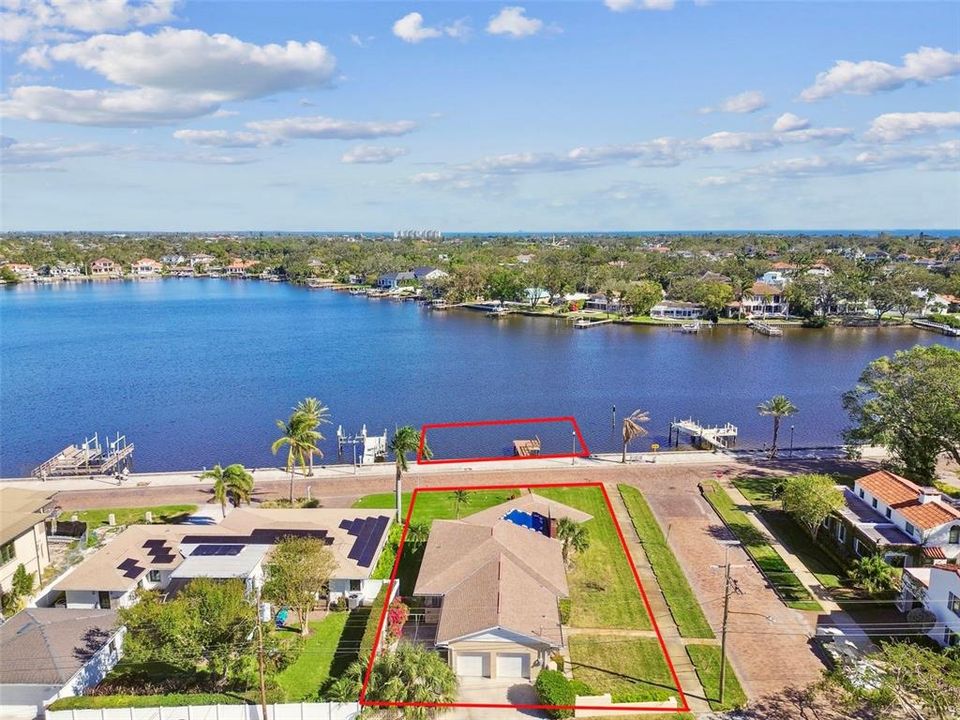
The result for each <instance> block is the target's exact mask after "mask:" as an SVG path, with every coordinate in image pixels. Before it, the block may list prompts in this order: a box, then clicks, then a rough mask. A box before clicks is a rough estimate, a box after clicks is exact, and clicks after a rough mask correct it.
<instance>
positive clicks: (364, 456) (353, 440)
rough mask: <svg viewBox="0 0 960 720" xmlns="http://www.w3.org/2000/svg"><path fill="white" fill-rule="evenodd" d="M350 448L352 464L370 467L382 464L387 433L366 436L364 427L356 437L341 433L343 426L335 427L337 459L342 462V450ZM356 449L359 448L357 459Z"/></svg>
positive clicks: (385, 455) (385, 449) (385, 456)
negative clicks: (377, 463) (378, 463)
mask: <svg viewBox="0 0 960 720" xmlns="http://www.w3.org/2000/svg"><path fill="white" fill-rule="evenodd" d="M346 447H350V448H352V450H353V464H354V466H356V465H358V464H359V465H372V464H373V463H376V462H383V461H384V460H386V458H387V431H386V430H384V431H383V434H382V435H368V434H367V426H366V425H364V426H363V427H362V428H361V430H360V432H359V433H358V434H356V435H347V434H346V433H345V432H344V431H343V426H342V425H338V426H337V458H338V459H339V460H340V461H341V462H342V461H343V450H344V448H346ZM357 448H360V454H359V457H358V456H357Z"/></svg>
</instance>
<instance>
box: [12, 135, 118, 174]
mask: <svg viewBox="0 0 960 720" xmlns="http://www.w3.org/2000/svg"><path fill="white" fill-rule="evenodd" d="M116 151H117V149H116V148H115V147H113V146H110V145H104V144H102V143H72V144H63V143H60V142H18V141H17V140H15V139H13V138H10V137H0V164H3V165H4V166H7V165H17V166H20V168H19V169H21V170H25V169H31V170H49V169H52V167H53V166H56V165H58V164H59V163H60V161H61V160H65V159H69V158H77V157H103V156H105V155H112V154H114V153H115V152H116Z"/></svg>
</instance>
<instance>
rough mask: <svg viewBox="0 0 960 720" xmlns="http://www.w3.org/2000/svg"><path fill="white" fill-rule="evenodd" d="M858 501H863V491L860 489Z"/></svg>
mask: <svg viewBox="0 0 960 720" xmlns="http://www.w3.org/2000/svg"><path fill="white" fill-rule="evenodd" d="M860 499H861V500H863V489H862V488H861V489H860Z"/></svg>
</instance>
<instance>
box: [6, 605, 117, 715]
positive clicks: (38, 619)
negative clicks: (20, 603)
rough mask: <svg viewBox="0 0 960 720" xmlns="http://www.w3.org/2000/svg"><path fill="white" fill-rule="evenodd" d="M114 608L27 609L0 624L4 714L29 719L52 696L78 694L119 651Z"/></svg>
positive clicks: (109, 665)
mask: <svg viewBox="0 0 960 720" xmlns="http://www.w3.org/2000/svg"><path fill="white" fill-rule="evenodd" d="M116 616H117V613H116V611H114V610H64V609H62V608H27V609H26V610H23V611H21V612H18V613H17V614H16V615H14V616H13V617H12V618H10V619H9V620H7V621H6V622H5V623H4V624H3V625H0V647H2V648H3V662H2V663H0V704H2V713H0V714H2V717H3V718H34V717H37V716H38V715H39V716H42V714H43V709H44V707H45V706H46V705H49V704H50V703H52V702H53V701H54V700H57V699H59V698H64V697H71V696H73V695H82V694H83V692H84V691H85V690H86V689H87V688H90V687H93V686H94V685H96V684H97V683H99V682H100V681H101V680H103V678H104V677H105V676H106V675H107V673H109V672H110V671H111V670H112V669H113V667H114V666H115V665H116V664H117V661H118V660H119V659H120V657H121V656H122V654H123V635H124V632H125V630H124V629H123V628H119V629H118V628H117V627H116V620H117V617H116Z"/></svg>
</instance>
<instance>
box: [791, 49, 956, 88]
mask: <svg viewBox="0 0 960 720" xmlns="http://www.w3.org/2000/svg"><path fill="white" fill-rule="evenodd" d="M957 74H960V53H951V52H948V51H947V50H944V49H943V48H931V47H920V48H919V49H918V50H917V51H916V52H912V53H907V54H906V55H904V56H903V64H902V65H891V64H889V63H885V62H880V61H878V60H863V61H860V62H850V61H849V60H838V61H837V63H836V64H835V65H834V66H833V67H832V68H830V69H829V70H827V71H826V72H822V73H820V74H819V75H817V79H816V80H815V81H814V83H813V85H811V86H810V87H808V88H806V89H805V90H804V91H803V92H801V93H800V99H801V100H804V101H805V102H814V101H816V100H823V99H824V98H828V97H832V96H833V95H839V94H841V93H845V94H849V95H873V94H874V93H878V92H884V91H890V90H896V89H897V88H901V87H903V86H904V85H906V84H908V83H916V84H918V85H926V84H928V83H931V82H933V81H934V80H938V79H941V78H948V77H951V76H953V75H957Z"/></svg>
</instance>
